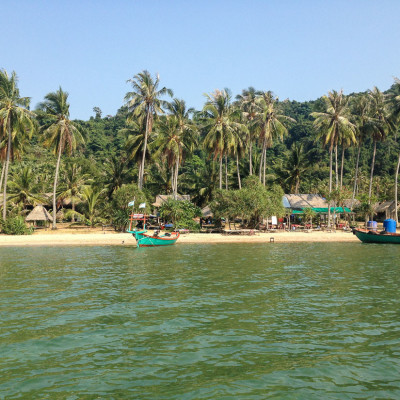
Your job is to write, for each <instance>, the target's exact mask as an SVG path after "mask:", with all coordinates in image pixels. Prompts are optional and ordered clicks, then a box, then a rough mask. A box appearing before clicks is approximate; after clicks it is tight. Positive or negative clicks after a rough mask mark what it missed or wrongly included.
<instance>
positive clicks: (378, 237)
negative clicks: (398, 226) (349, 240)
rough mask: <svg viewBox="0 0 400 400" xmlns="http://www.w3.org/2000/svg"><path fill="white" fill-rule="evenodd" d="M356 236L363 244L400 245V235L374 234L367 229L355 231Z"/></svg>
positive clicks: (384, 232) (388, 233)
mask: <svg viewBox="0 0 400 400" xmlns="http://www.w3.org/2000/svg"><path fill="white" fill-rule="evenodd" d="M353 234H354V235H356V236H357V237H358V238H359V239H360V240H361V241H362V242H363V243H394V244H400V234H399V233H390V232H386V231H382V232H374V231H368V230H365V229H353Z"/></svg>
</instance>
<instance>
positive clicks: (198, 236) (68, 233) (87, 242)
mask: <svg viewBox="0 0 400 400" xmlns="http://www.w3.org/2000/svg"><path fill="white" fill-rule="evenodd" d="M272 241H273V242H274V243H290V242H359V240H358V239H357V238H356V237H355V236H354V235H353V234H352V233H351V232H343V231H336V232H319V231H311V232H301V231H297V232H296V231H295V232H281V231H277V232H270V233H257V234H255V235H252V236H243V235H222V234H220V233H189V234H184V235H181V237H180V238H179V240H178V242H177V245H184V244H188V243H209V244H213V243H268V244H269V243H272ZM0 246H136V242H135V239H134V238H133V236H132V235H131V234H129V233H117V232H113V231H102V230H100V229H99V230H97V229H93V230H91V229H86V230H84V231H82V230H68V229H59V230H56V231H52V230H47V231H44V230H43V231H38V232H35V233H34V234H33V235H28V236H7V235H0Z"/></svg>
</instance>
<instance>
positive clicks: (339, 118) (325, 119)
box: [311, 90, 356, 192]
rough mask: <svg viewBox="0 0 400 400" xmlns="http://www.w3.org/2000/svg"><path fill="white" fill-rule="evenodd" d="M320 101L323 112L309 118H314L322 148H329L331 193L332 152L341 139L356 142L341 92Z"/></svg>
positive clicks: (324, 97)
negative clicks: (323, 105) (322, 105)
mask: <svg viewBox="0 0 400 400" xmlns="http://www.w3.org/2000/svg"><path fill="white" fill-rule="evenodd" d="M322 99H323V101H324V103H325V111H324V112H313V113H311V116H312V117H314V118H315V121H314V127H315V128H316V130H317V133H318V138H319V139H321V140H322V143H323V145H324V146H327V145H328V146H329V192H331V191H332V155H333V150H334V149H335V148H337V145H338V143H339V141H340V140H341V138H350V140H351V141H352V142H355V141H356V137H355V125H354V124H353V123H352V122H351V120H350V116H351V115H350V108H349V106H348V101H347V98H346V97H345V96H344V95H343V91H342V90H341V91H340V92H336V90H333V91H332V92H328V95H327V96H323V97H322ZM336 154H337V153H336ZM337 181H338V179H337Z"/></svg>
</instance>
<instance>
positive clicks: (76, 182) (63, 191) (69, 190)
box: [58, 163, 90, 222]
mask: <svg viewBox="0 0 400 400" xmlns="http://www.w3.org/2000/svg"><path fill="white" fill-rule="evenodd" d="M89 182H90V179H89V175H88V174H82V168H81V167H79V166H78V165H77V164H76V163H68V164H67V165H66V167H65V171H64V174H63V176H62V178H61V182H60V194H59V195H58V198H59V199H60V200H64V199H68V200H70V201H71V207H72V215H71V216H72V222H75V205H76V203H77V202H78V201H79V200H80V199H81V197H82V190H83V188H84V185H85V184H88V183H89Z"/></svg>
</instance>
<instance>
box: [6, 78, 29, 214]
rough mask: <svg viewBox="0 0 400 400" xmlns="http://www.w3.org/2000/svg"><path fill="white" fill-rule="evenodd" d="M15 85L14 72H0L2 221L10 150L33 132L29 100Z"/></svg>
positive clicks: (10, 157)
mask: <svg viewBox="0 0 400 400" xmlns="http://www.w3.org/2000/svg"><path fill="white" fill-rule="evenodd" d="M17 84H18V79H17V75H16V73H15V72H12V73H11V76H9V75H8V73H7V71H6V70H0V128H1V130H0V142H1V141H3V140H6V141H7V142H6V144H5V143H4V144H3V146H2V148H3V151H4V152H5V155H4V158H3V159H4V160H5V162H4V165H3V169H4V175H3V176H4V178H3V180H4V190H3V220H6V216H7V179H8V168H9V163H10V160H11V159H12V148H13V146H14V145H15V143H16V142H18V141H21V140H22V138H23V137H24V136H25V137H26V136H28V137H30V136H31V135H32V133H33V131H34V115H33V114H32V112H31V111H29V109H28V107H29V103H30V98H29V97H21V96H20V93H19V89H18V86H17ZM3 154H4V153H3Z"/></svg>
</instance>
